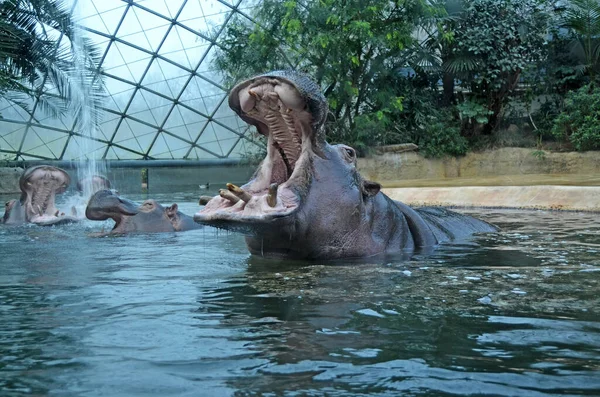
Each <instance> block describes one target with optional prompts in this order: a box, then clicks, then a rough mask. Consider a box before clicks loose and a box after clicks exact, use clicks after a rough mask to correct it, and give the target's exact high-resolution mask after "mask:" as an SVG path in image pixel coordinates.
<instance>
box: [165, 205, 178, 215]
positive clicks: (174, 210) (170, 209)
mask: <svg viewBox="0 0 600 397" xmlns="http://www.w3.org/2000/svg"><path fill="white" fill-rule="evenodd" d="M177 211H179V207H178V206H177V203H174V204H173V205H172V206H170V207H167V211H166V212H167V216H168V217H169V218H172V217H174V216H175V215H176V214H177Z"/></svg>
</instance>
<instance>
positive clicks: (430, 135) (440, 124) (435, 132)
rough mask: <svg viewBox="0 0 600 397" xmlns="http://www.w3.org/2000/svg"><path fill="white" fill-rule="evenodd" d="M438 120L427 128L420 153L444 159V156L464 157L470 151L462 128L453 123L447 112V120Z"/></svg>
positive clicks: (420, 145)
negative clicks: (462, 133)
mask: <svg viewBox="0 0 600 397" xmlns="http://www.w3.org/2000/svg"><path fill="white" fill-rule="evenodd" d="M443 116H444V114H443V113H442V115H440V116H438V119H437V120H435V121H433V122H432V123H431V124H429V125H428V126H427V129H426V133H425V134H423V135H422V138H421V141H420V142H419V152H420V153H423V155H425V157H442V156H444V155H451V156H462V155H464V154H465V153H467V151H468V149H469V144H468V141H467V139H466V138H465V137H463V136H462V135H461V134H460V126H459V124H458V123H456V122H452V119H451V117H450V115H449V114H448V113H447V112H446V118H444V119H441V118H442V117H443Z"/></svg>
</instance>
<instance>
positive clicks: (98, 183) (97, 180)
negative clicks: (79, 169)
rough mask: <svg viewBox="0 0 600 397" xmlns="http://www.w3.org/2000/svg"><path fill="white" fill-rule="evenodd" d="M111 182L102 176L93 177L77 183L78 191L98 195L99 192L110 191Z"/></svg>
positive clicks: (82, 179)
mask: <svg viewBox="0 0 600 397" xmlns="http://www.w3.org/2000/svg"><path fill="white" fill-rule="evenodd" d="M110 187H111V185H110V181H109V180H108V178H106V177H105V176H102V175H92V176H88V177H85V178H81V179H80V180H79V181H77V191H79V192H81V193H89V194H90V195H91V194H93V193H96V192H97V191H98V190H105V189H106V190H108V189H110Z"/></svg>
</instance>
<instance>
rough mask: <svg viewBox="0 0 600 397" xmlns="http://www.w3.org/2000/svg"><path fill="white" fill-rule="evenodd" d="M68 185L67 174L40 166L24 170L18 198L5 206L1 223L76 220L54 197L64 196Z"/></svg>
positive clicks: (50, 223)
mask: <svg viewBox="0 0 600 397" xmlns="http://www.w3.org/2000/svg"><path fill="white" fill-rule="evenodd" d="M70 183H71V178H70V177H69V174H67V173H66V171H64V170H62V169H60V168H57V167H53V166H49V165H40V166H37V167H31V168H28V169H26V170H25V171H24V172H23V174H22V175H21V178H20V179H19V187H20V188H21V192H22V193H21V198H20V199H19V200H11V201H9V202H8V203H6V205H5V213H4V216H3V223H6V224H21V223H27V222H30V223H35V224H38V225H44V226H47V225H56V224H60V223H67V222H73V221H75V220H76V218H74V217H72V216H65V214H64V213H62V212H60V211H59V210H58V209H57V208H56V205H55V199H56V195H57V194H60V193H64V191H65V190H66V189H67V187H69V184H70Z"/></svg>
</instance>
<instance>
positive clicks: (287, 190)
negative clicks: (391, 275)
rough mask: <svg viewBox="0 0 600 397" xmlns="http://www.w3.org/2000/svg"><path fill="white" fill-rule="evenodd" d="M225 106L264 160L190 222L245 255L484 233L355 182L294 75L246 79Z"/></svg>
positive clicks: (318, 97)
mask: <svg viewBox="0 0 600 397" xmlns="http://www.w3.org/2000/svg"><path fill="white" fill-rule="evenodd" d="M229 105H230V107H231V108H232V109H233V110H234V111H235V112H236V113H237V114H238V115H239V116H240V117H241V118H242V119H243V120H244V121H246V122H247V123H249V124H251V125H254V126H256V128H257V130H258V132H260V133H261V134H263V135H265V136H266V137H267V139H268V143H267V155H266V158H265V159H264V160H263V162H262V163H261V164H260V166H259V168H258V170H257V171H256V173H255V175H254V176H253V178H252V179H251V180H250V181H249V182H248V183H246V184H245V185H244V186H242V187H237V186H235V185H232V184H228V185H227V189H223V190H221V191H220V194H219V196H216V197H214V198H213V199H211V200H210V201H209V202H208V203H206V205H205V207H204V208H203V209H202V210H201V211H200V212H198V213H197V214H196V215H195V216H194V220H195V221H196V222H200V223H203V224H208V225H212V226H216V227H220V228H224V229H229V230H238V231H242V232H244V233H246V234H247V237H246V243H247V245H248V248H249V250H250V252H252V253H254V254H259V255H267V256H283V257H292V258H309V259H311V258H325V259H333V258H348V257H365V256H371V255H377V254H382V253H398V252H401V251H403V250H406V249H414V248H417V247H427V246H433V245H435V244H437V243H438V242H439V241H443V240H444V239H446V238H454V237H457V236H464V235H467V234H470V233H473V232H475V231H491V230H494V229H493V227H491V226H490V225H489V224H487V223H485V222H483V221H479V220H476V219H474V218H471V217H464V216H462V215H460V214H456V213H453V212H451V211H447V212H443V211H441V212H435V211H434V212H432V213H426V214H421V213H420V212H418V211H415V210H413V209H412V208H410V207H408V206H406V205H404V204H402V203H399V202H395V201H393V200H391V199H390V198H389V197H387V196H385V195H384V194H383V193H381V192H380V188H381V186H380V185H379V184H378V183H375V182H370V181H367V180H364V179H363V178H362V177H361V176H360V174H359V173H358V171H357V169H356V152H355V151H354V149H352V148H351V147H349V146H346V145H330V144H328V143H327V142H326V141H325V136H324V129H323V124H324V122H325V118H326V115H327V102H326V100H325V98H324V96H323V95H322V94H321V92H320V90H319V87H318V86H317V85H316V84H315V83H314V82H313V81H312V80H310V79H309V78H308V77H307V76H305V75H303V74H300V73H297V72H289V71H276V72H271V73H268V74H266V75H262V76H258V77H254V78H252V79H250V80H247V81H245V82H243V83H241V84H239V85H237V86H236V87H235V88H233V90H232V91H231V93H230V96H229ZM446 219H451V220H452V221H451V222H450V223H449V224H451V226H450V227H449V228H446V227H445V225H446V224H447V223H448V222H447V221H446ZM471 220H473V221H471ZM436 222H437V223H436Z"/></svg>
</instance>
